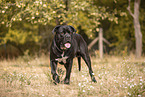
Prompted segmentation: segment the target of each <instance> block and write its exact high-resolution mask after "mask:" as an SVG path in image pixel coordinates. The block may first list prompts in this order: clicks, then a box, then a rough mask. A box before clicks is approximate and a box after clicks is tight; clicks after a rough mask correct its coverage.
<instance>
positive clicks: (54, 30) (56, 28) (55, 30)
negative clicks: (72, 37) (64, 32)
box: [52, 25, 61, 34]
mask: <svg viewBox="0 0 145 97" xmlns="http://www.w3.org/2000/svg"><path fill="white" fill-rule="evenodd" d="M60 26H61V25H58V26H56V27H55V28H54V29H53V30H52V33H53V34H54V32H57V30H58V28H59V27H60Z"/></svg>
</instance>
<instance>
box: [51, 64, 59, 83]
mask: <svg viewBox="0 0 145 97" xmlns="http://www.w3.org/2000/svg"><path fill="white" fill-rule="evenodd" d="M50 65H51V74H52V76H53V80H54V81H55V83H59V82H60V80H59V76H58V74H57V73H56V69H57V62H55V61H50Z"/></svg>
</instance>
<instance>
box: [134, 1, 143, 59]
mask: <svg viewBox="0 0 145 97" xmlns="http://www.w3.org/2000/svg"><path fill="white" fill-rule="evenodd" d="M139 5H140V0H135V2H134V20H133V21H134V29H135V39H136V57H137V58H140V57H141V53H142V33H141V28H140V23H139Z"/></svg>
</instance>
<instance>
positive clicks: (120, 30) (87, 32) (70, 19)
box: [0, 0, 145, 54]
mask: <svg viewBox="0 0 145 97" xmlns="http://www.w3.org/2000/svg"><path fill="white" fill-rule="evenodd" d="M141 2H142V3H141V6H140V11H141V14H140V21H141V26H143V24H144V20H143V19H144V15H143V14H144V13H143V12H144V6H143V5H142V4H143V2H144V1H143V0H142V1H141ZM132 4H133V1H132V2H131V6H132ZM127 6H128V1H124V0H123V1H117V0H109V1H108V0H85V1H84V0H32V1H31V0H4V1H2V0H1V1H0V45H1V46H0V47H1V50H0V51H1V52H4V51H6V50H5V48H4V46H3V45H4V44H6V48H7V49H9V48H10V47H11V48H13V49H14V48H15V49H17V50H18V51H19V52H20V54H23V53H24V52H25V51H26V50H29V51H30V52H31V53H35V52H39V51H44V52H47V50H49V45H50V41H51V39H52V34H51V30H52V28H53V27H54V26H56V25H58V24H68V25H72V26H74V27H75V28H76V29H77V30H78V32H77V33H80V34H82V35H83V37H85V39H86V41H87V43H89V42H90V41H91V40H93V39H94V38H95V37H97V36H98V32H99V27H102V28H103V29H104V37H105V38H106V39H107V40H109V41H110V42H111V43H112V44H111V45H110V46H111V47H107V46H105V45H104V47H106V48H107V50H106V51H107V52H113V53H114V52H115V53H120V52H121V51H124V49H125V48H126V49H127V51H133V52H134V49H135V38H134V30H133V23H132V18H131V16H130V15H129V13H128V11H127V9H126V8H127ZM141 29H144V27H141ZM142 31H143V30H142ZM142 33H143V34H144V32H142ZM142 40H143V44H145V37H144V36H143V39H142ZM96 45H97V44H96ZM94 48H96V46H94ZM11 50H12V49H11ZM12 52H14V51H12ZM143 52H145V47H144V45H143ZM120 54H121V53H120Z"/></svg>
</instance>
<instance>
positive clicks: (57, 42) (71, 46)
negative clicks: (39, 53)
mask: <svg viewBox="0 0 145 97" xmlns="http://www.w3.org/2000/svg"><path fill="white" fill-rule="evenodd" d="M52 33H53V34H55V36H54V39H53V41H52V44H51V48H50V65H51V73H52V76H53V80H54V81H55V84H57V83H59V82H60V80H59V76H58V74H57V73H56V69H57V63H60V64H62V65H64V66H65V68H66V76H65V79H64V80H63V81H62V82H63V83H64V84H69V83H70V74H71V69H72V64H73V58H74V57H77V58H78V65H79V71H80V70H81V65H80V62H81V57H82V58H83V59H84V61H85V63H86V64H87V66H88V68H89V74H90V76H91V79H92V81H93V82H97V81H96V79H95V77H94V73H93V71H92V67H91V61H90V57H89V54H88V48H87V44H86V42H85V41H84V39H83V38H82V36H81V35H79V34H76V29H75V28H74V27H72V26H69V25H58V26H56V27H55V28H54V29H53V31H52Z"/></svg>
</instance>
